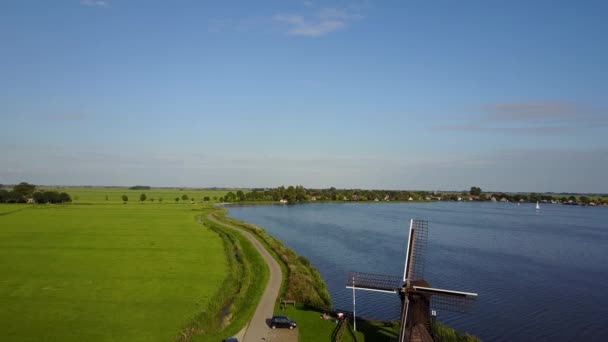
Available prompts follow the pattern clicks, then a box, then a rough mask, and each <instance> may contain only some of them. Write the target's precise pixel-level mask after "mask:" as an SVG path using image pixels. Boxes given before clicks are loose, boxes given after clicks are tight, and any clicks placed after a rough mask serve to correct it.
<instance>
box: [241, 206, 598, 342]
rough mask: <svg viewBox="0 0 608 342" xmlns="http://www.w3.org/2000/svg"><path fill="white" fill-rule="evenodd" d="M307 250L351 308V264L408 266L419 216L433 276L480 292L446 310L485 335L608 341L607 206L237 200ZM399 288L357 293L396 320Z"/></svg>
mask: <svg viewBox="0 0 608 342" xmlns="http://www.w3.org/2000/svg"><path fill="white" fill-rule="evenodd" d="M229 209H230V216H231V217H233V218H236V219H239V220H243V221H247V222H250V223H253V224H255V225H258V226H260V227H263V228H264V229H266V230H267V231H268V232H269V233H271V234H272V235H273V236H275V237H276V238H278V239H280V240H281V241H283V242H284V243H285V245H287V246H288V247H290V248H292V249H294V250H295V251H296V252H297V253H298V254H299V255H303V256H305V257H307V258H308V259H309V260H310V262H311V263H312V264H313V265H314V266H315V267H317V269H318V270H319V272H320V273H321V275H322V277H323V279H324V280H325V281H326V282H327V285H328V288H329V292H330V294H331V297H332V301H333V304H334V307H337V308H344V309H351V308H352V292H351V291H348V290H347V289H345V288H344V286H345V282H346V278H347V277H348V273H349V272H350V271H361V272H369V273H382V274H393V275H397V276H400V275H402V273H403V261H404V256H405V242H406V234H407V233H406V232H407V228H408V224H409V220H410V218H421V219H426V220H428V221H429V247H428V250H427V258H426V269H425V278H426V279H427V280H428V281H429V283H430V284H431V285H432V286H435V287H440V288H448V289H454V290H463V291H471V292H477V293H479V299H478V300H477V303H476V304H475V306H474V308H473V310H472V312H470V313H466V314H459V313H450V312H438V319H439V320H440V321H442V322H444V323H447V324H449V325H451V326H454V327H456V328H457V329H460V330H463V331H467V332H469V333H471V334H474V335H477V336H479V337H481V338H482V339H484V340H486V341H540V340H544V341H547V340H551V341H577V340H587V341H608V285H607V282H608V208H605V207H604V208H594V207H577V206H560V205H549V204H547V205H544V206H543V208H542V210H541V211H540V212H536V211H535V210H534V206H533V205H531V204H522V205H521V206H517V205H515V204H511V203H489V202H488V203H442V202H440V203H415V204H410V203H368V204H306V205H296V206H252V207H230V208H229ZM399 305H400V303H399V300H398V298H397V296H396V295H395V296H393V295H391V294H381V293H377V294H376V293H372V294H366V293H364V292H363V291H359V292H357V315H358V316H363V317H372V318H379V319H397V318H398V311H399Z"/></svg>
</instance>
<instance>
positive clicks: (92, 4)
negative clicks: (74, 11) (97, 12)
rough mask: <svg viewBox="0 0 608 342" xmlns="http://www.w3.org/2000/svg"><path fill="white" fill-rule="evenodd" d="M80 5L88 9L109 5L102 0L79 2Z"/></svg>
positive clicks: (83, 0) (82, 0)
mask: <svg viewBox="0 0 608 342" xmlns="http://www.w3.org/2000/svg"><path fill="white" fill-rule="evenodd" d="M80 4H81V5H83V6H88V7H102V8H107V7H110V3H109V2H107V1H104V0H81V1H80Z"/></svg>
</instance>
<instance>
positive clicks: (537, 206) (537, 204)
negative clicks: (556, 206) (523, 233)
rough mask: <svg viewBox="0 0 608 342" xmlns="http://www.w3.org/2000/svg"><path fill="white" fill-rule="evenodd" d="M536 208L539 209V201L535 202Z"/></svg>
mask: <svg viewBox="0 0 608 342" xmlns="http://www.w3.org/2000/svg"><path fill="white" fill-rule="evenodd" d="M536 210H540V203H538V202H536Z"/></svg>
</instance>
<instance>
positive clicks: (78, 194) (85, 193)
mask: <svg viewBox="0 0 608 342" xmlns="http://www.w3.org/2000/svg"><path fill="white" fill-rule="evenodd" d="M41 189H49V190H57V191H59V192H67V193H68V194H70V196H71V197H72V201H73V202H74V203H98V204H110V203H122V195H127V197H129V203H139V196H140V195H141V194H146V197H147V200H146V203H150V202H151V201H150V198H153V199H154V203H158V199H159V198H162V200H163V201H162V203H175V198H176V197H179V198H180V200H179V202H178V203H184V201H182V199H181V198H182V196H183V195H187V196H188V198H194V199H195V202H197V203H198V202H201V201H202V199H203V197H205V196H209V197H210V200H211V201H213V198H214V197H217V198H219V197H223V196H225V195H226V194H227V193H228V191H224V190H192V189H183V190H179V189H158V188H152V189H150V190H129V189H127V188H72V187H69V188H62V187H41ZM106 198H107V199H106ZM186 203H190V200H188V201H186Z"/></svg>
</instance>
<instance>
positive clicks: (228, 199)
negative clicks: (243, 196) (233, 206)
mask: <svg viewBox="0 0 608 342" xmlns="http://www.w3.org/2000/svg"><path fill="white" fill-rule="evenodd" d="M224 200H226V202H234V201H235V200H236V195H235V194H234V192H232V191H229V192H228V193H227V194H226V196H225V197H224Z"/></svg>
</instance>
